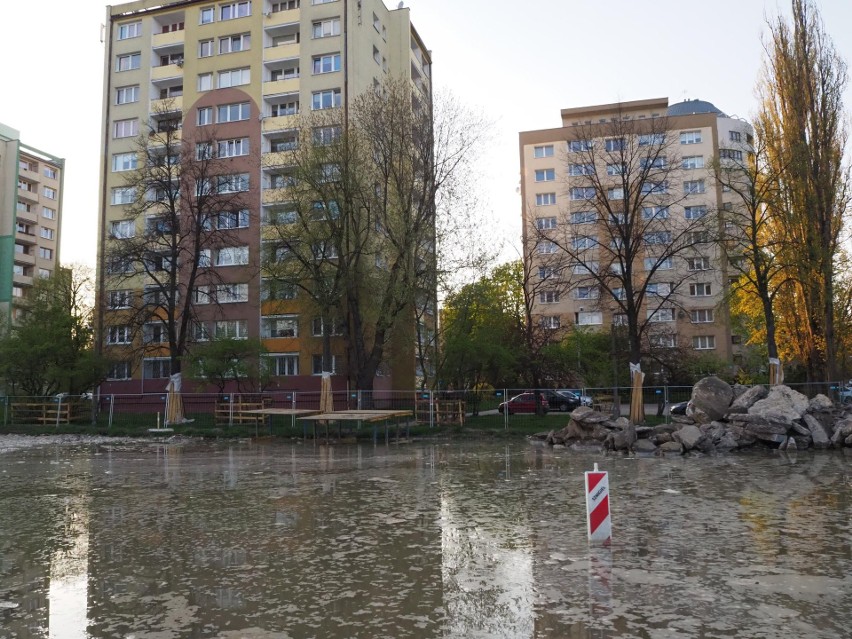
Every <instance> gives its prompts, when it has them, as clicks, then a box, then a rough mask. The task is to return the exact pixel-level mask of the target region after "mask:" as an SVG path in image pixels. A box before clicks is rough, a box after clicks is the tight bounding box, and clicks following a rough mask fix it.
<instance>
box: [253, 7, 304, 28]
mask: <svg viewBox="0 0 852 639" xmlns="http://www.w3.org/2000/svg"><path fill="white" fill-rule="evenodd" d="M301 18H302V12H301V10H300V9H289V10H287V11H276V12H274V13H270V14H269V15H264V17H263V27H264V28H267V27H280V26H282V25H285V24H293V23H294V22H295V23H296V24H298V23H299V22H300V21H301Z"/></svg>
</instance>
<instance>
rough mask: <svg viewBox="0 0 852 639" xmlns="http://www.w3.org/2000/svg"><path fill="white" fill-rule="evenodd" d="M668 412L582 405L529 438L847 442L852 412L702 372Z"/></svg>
mask: <svg viewBox="0 0 852 639" xmlns="http://www.w3.org/2000/svg"><path fill="white" fill-rule="evenodd" d="M671 419H672V423H671V424H662V425H660V426H653V427H650V426H638V427H637V426H634V425H633V424H631V423H630V422H629V421H628V420H627V419H626V418H624V417H619V418H617V419H613V418H611V417H610V416H609V415H605V414H603V413H600V412H597V411H594V410H592V409H591V408H588V407H585V406H583V407H580V408H577V409H576V410H574V412H572V413H571V420H570V421H569V422H568V425H567V426H566V427H565V428H563V429H562V430H560V431H551V432H549V433H541V434H539V435H535V436H534V438H535V439H539V440H542V441H545V442H546V443H548V444H550V445H553V446H571V447H574V448H587V447H590V446H591V447H595V448H596V447H600V446H603V447H604V448H606V449H608V450H617V451H628V450H632V451H634V452H635V453H637V454H648V455H651V454H666V453H668V454H681V453H686V452H689V451H698V452H702V453H711V452H714V451H730V450H735V449H740V448H747V447H751V446H769V447H772V448H778V449H781V450H787V451H792V450H799V449H805V448H811V447H813V448H829V447H834V448H841V447H844V446H852V413H849V412H846V411H844V410H843V409H842V408H836V407H835V406H834V404H833V402H832V401H831V400H830V399H829V398H828V397H826V396H825V395H817V396H816V397H814V398H813V399H808V398H807V397H806V396H805V395H803V394H802V393H799V392H798V391H795V390H793V389H791V388H789V387H788V386H783V385H779V386H773V387H772V388H771V389H768V388H766V387H765V386H754V387H751V388H748V387H745V386H730V385H729V384H728V383H726V382H725V381H723V380H721V379H719V378H718V377H705V378H704V379H702V380H701V381H699V382H698V383H697V384H696V385H695V387H694V388H693V390H692V399H691V400H690V402H689V404H688V406H687V410H686V415H672V416H671Z"/></svg>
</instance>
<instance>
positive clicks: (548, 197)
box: [535, 193, 556, 206]
mask: <svg viewBox="0 0 852 639" xmlns="http://www.w3.org/2000/svg"><path fill="white" fill-rule="evenodd" d="M535 204H536V206H550V205H552V204H556V193H537V194H536V196H535Z"/></svg>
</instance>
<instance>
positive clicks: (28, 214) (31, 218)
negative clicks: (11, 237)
mask: <svg viewBox="0 0 852 639" xmlns="http://www.w3.org/2000/svg"><path fill="white" fill-rule="evenodd" d="M15 219H16V220H17V221H19V222H29V223H30V224H38V213H37V212H36V211H35V209H33V210H32V211H25V210H22V209H17V210H16V211H15Z"/></svg>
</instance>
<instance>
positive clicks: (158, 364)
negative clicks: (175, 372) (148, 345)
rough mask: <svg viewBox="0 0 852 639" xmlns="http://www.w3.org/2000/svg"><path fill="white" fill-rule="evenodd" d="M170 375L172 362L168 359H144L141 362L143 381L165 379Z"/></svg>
mask: <svg viewBox="0 0 852 639" xmlns="http://www.w3.org/2000/svg"><path fill="white" fill-rule="evenodd" d="M171 375H172V362H171V360H170V359H169V358H168V357H146V358H145V359H143V360H142V377H143V378H144V379H167V378H169V377H171Z"/></svg>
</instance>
